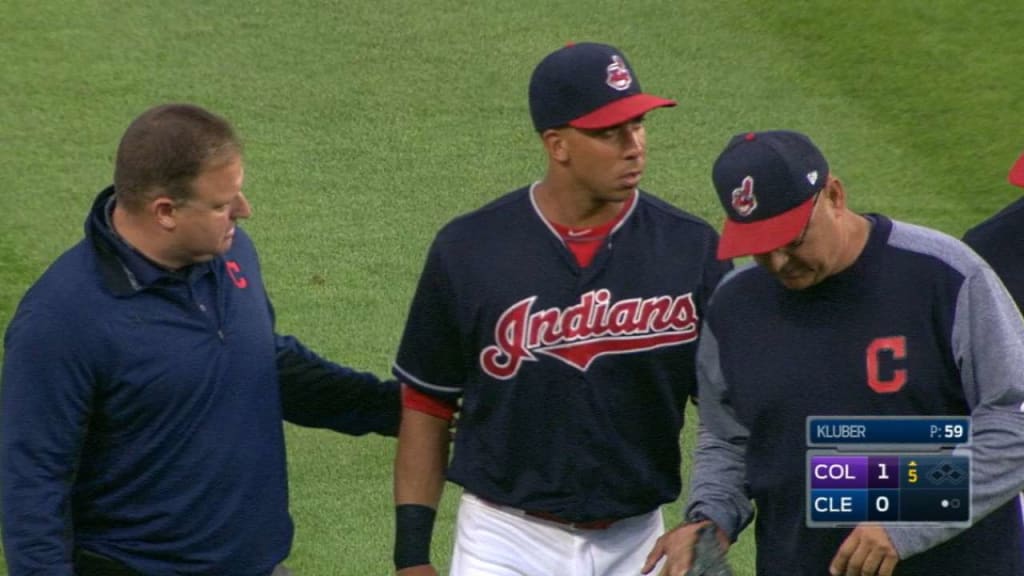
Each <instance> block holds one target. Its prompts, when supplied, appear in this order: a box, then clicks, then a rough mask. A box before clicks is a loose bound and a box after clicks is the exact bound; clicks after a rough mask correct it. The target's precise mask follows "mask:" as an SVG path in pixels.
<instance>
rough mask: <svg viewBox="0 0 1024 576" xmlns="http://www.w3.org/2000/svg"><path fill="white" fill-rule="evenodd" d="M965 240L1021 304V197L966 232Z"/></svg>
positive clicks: (1023, 304) (1023, 240)
mask: <svg viewBox="0 0 1024 576" xmlns="http://www.w3.org/2000/svg"><path fill="white" fill-rule="evenodd" d="M964 242H965V243H967V245H968V246H970V247H971V248H973V249H974V251H975V252H977V253H978V254H980V255H981V257H982V258H984V259H985V261H986V262H988V263H989V265H990V266H992V269H993V270H995V271H996V274H998V275H999V278H1000V279H1001V280H1002V281H1003V284H1005V285H1006V289H1007V290H1009V291H1010V295H1011V296H1013V299H1014V301H1016V302H1017V306H1018V307H1024V198H1020V199H1018V200H1016V201H1014V202H1013V203H1012V204H1010V205H1009V206H1007V207H1006V208H1003V209H1002V210H1000V211H999V212H998V213H997V214H995V215H994V216H992V217H991V218H989V219H987V220H985V221H984V222H982V223H981V224H978V225H977V226H975V227H974V228H971V229H970V230H968V231H967V234H965V235H964Z"/></svg>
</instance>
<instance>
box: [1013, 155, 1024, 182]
mask: <svg viewBox="0 0 1024 576" xmlns="http://www.w3.org/2000/svg"><path fill="white" fill-rule="evenodd" d="M1010 184H1013V185H1014V186H1020V187H1021V188H1024V154H1021V156H1020V158H1017V161H1016V162H1015V163H1014V164H1013V168H1010Z"/></svg>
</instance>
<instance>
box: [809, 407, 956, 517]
mask: <svg viewBox="0 0 1024 576" xmlns="http://www.w3.org/2000/svg"><path fill="white" fill-rule="evenodd" d="M969 443H970V418H969V417H927V416H926V417H881V416H879V417H836V416H827V417H826V416H821V417H817V416H812V417H810V418H808V419H807V448H808V450H807V476H806V478H807V525H808V526H809V527H812V528H815V527H835V526H852V525H855V524H858V523H860V522H879V523H901V524H914V523H917V524H923V523H945V524H950V525H954V526H964V527H966V526H969V525H970V519H971V460H970V455H969V453H967V451H965V450H959V451H958V450H957V447H962V446H966V445H968V444H969Z"/></svg>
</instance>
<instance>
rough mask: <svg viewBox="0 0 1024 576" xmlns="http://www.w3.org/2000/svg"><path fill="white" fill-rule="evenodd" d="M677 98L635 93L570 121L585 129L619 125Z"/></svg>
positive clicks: (662, 106)
mask: <svg viewBox="0 0 1024 576" xmlns="http://www.w3.org/2000/svg"><path fill="white" fill-rule="evenodd" d="M675 105H676V101H675V100H667V99H665V98H659V97H657V96H652V95H650V94H634V95H632V96H627V97H625V98H620V99H619V100H616V101H614V102H612V103H610V104H606V105H604V106H602V107H600V108H598V109H597V110H594V111H593V112H591V113H589V114H584V115H583V116H580V117H579V118H577V119H575V120H573V121H572V122H569V126H572V127H573V128H582V129H583V130H600V129H602V128H608V127H610V126H618V125H619V124H622V123H623V122H626V121H628V120H632V119H633V118H636V117H637V116H643V115H644V114H647V113H648V112H650V111H651V110H654V109H655V108H665V107H672V106H675Z"/></svg>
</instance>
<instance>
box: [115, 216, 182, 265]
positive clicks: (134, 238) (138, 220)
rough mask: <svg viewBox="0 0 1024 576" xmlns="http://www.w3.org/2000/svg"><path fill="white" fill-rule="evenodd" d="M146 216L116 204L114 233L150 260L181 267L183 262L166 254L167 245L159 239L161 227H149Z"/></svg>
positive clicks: (161, 232)
mask: <svg viewBox="0 0 1024 576" xmlns="http://www.w3.org/2000/svg"><path fill="white" fill-rule="evenodd" d="M147 226H148V224H147V222H146V221H145V218H144V216H141V215H139V214H134V213H131V212H129V211H127V210H125V209H123V208H121V207H120V206H117V205H115V206H114V211H113V213H112V214H111V218H110V227H111V229H112V231H113V232H114V234H116V235H117V236H119V237H120V238H121V240H123V241H124V242H125V243H126V244H128V245H129V246H131V247H132V248H134V249H135V251H137V252H138V253H139V254H142V255H143V256H145V257H146V258H148V259H149V260H151V261H153V262H154V263H156V264H159V265H160V266H163V267H164V268H167V269H169V270H176V269H178V268H181V267H182V266H183V264H181V263H178V262H176V261H174V260H173V259H172V258H168V257H167V256H166V255H165V252H166V247H165V246H163V245H162V243H161V242H160V241H159V240H158V238H159V237H160V236H161V235H162V234H163V231H162V230H159V229H148V228H147Z"/></svg>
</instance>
